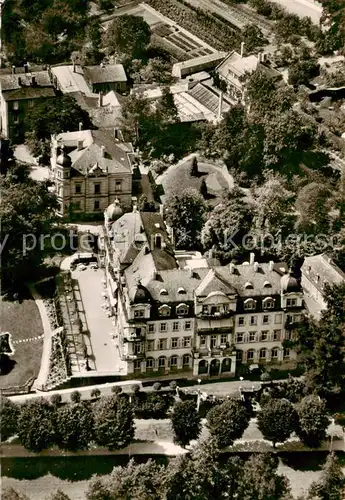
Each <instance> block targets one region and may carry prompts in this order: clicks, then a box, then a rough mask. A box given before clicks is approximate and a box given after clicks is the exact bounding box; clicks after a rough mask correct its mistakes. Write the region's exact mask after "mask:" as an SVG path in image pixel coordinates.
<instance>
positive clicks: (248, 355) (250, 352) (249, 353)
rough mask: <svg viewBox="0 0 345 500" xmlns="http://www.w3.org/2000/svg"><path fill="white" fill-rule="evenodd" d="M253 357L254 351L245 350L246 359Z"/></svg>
mask: <svg viewBox="0 0 345 500" xmlns="http://www.w3.org/2000/svg"><path fill="white" fill-rule="evenodd" d="M251 359H254V351H248V352H247V360H251Z"/></svg>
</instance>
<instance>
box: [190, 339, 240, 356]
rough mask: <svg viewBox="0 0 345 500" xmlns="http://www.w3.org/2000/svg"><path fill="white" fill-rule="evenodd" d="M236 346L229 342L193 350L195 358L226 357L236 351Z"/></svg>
mask: <svg viewBox="0 0 345 500" xmlns="http://www.w3.org/2000/svg"><path fill="white" fill-rule="evenodd" d="M235 351H236V347H235V346H234V345H233V344H230V343H229V342H227V343H226V344H221V345H219V346H215V347H212V348H200V349H194V350H193V357H194V358H212V357H215V358H217V357H225V356H231V355H232V354H233V353H235Z"/></svg>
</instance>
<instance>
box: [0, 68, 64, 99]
mask: <svg viewBox="0 0 345 500" xmlns="http://www.w3.org/2000/svg"><path fill="white" fill-rule="evenodd" d="M32 77H34V78H35V84H34V85H33V84H32ZM0 85H1V91H2V94H3V96H4V99H5V100H6V101H19V100H21V99H39V98H47V97H54V96H55V91H54V87H53V84H52V83H51V81H50V78H49V74H48V71H37V72H34V73H22V74H20V75H17V74H11V75H1V76H0Z"/></svg>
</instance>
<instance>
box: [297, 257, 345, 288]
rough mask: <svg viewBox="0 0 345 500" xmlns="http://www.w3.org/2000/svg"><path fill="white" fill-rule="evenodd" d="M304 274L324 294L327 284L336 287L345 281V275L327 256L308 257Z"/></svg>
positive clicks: (303, 270)
mask: <svg viewBox="0 0 345 500" xmlns="http://www.w3.org/2000/svg"><path fill="white" fill-rule="evenodd" d="M302 273H303V274H304V275H305V276H306V277H307V278H308V279H309V280H310V281H311V282H312V283H313V284H314V286H315V287H316V288H317V289H318V290H319V291H320V292H321V293H323V292H324V290H323V287H324V285H325V284H328V285H334V284H340V283H342V282H344V281H345V273H344V272H343V271H342V270H341V269H340V268H339V267H338V266H337V265H336V264H335V263H334V262H333V261H332V259H331V258H330V257H329V256H328V255H327V254H320V255H314V256H312V257H306V258H305V259H304V262H303V265H302Z"/></svg>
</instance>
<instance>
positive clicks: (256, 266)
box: [254, 262, 259, 273]
mask: <svg viewBox="0 0 345 500" xmlns="http://www.w3.org/2000/svg"><path fill="white" fill-rule="evenodd" d="M258 270H259V263H258V262H254V272H255V273H257V272H258Z"/></svg>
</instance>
